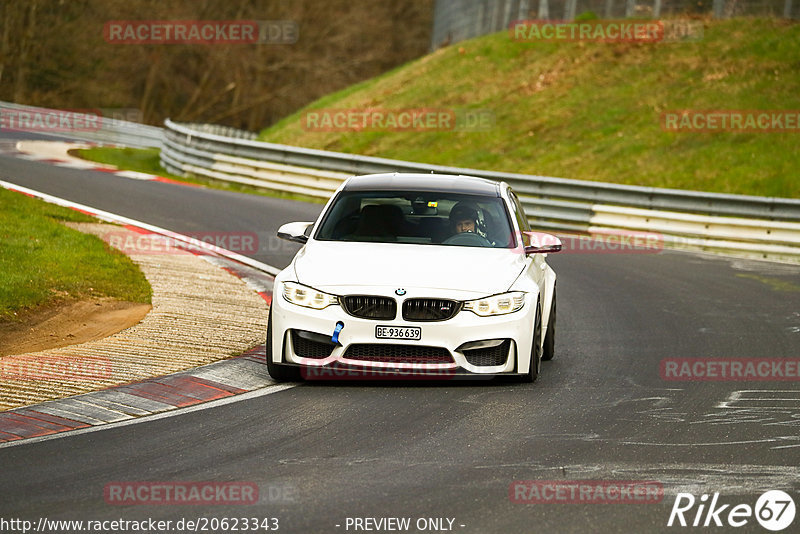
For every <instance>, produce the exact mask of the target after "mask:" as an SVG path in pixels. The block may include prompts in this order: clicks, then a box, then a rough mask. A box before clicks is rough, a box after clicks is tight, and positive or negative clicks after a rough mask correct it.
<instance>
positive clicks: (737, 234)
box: [161, 119, 800, 260]
mask: <svg viewBox="0 0 800 534" xmlns="http://www.w3.org/2000/svg"><path fill="white" fill-rule="evenodd" d="M220 131H221V130H219V129H217V130H214V129H213V128H202V129H201V128H198V127H197V126H195V125H185V124H178V123H175V122H173V121H171V120H169V119H168V120H167V121H165V129H164V147H163V149H162V151H161V163H162V165H163V166H164V167H165V168H166V169H167V170H168V171H169V172H171V173H173V174H177V175H184V174H197V175H201V176H206V177H209V178H215V179H220V180H228V181H234V182H239V183H246V184H250V185H255V186H259V187H265V188H269V189H275V190H279V191H291V192H295V193H301V194H305V195H309V196H315V197H320V198H327V197H328V196H330V194H331V193H332V192H333V191H334V189H335V188H336V187H338V185H339V184H340V183H341V181H342V180H344V179H345V178H347V177H348V176H350V175H353V174H371V173H384V172H421V173H437V174H456V175H458V174H462V175H470V176H478V177H483V178H488V179H492V180H498V181H505V182H507V183H508V184H509V185H511V187H512V188H514V190H515V191H517V193H518V195H519V196H520V199H521V200H522V202H523V204H524V207H525V210H526V212H527V214H528V216H529V218H530V220H531V224H532V225H533V226H535V227H537V228H542V229H551V230H560V231H573V232H608V231H613V230H623V231H646V232H659V233H661V234H662V235H663V236H664V240H665V242H668V243H670V244H672V245H675V246H681V247H688V248H700V249H713V250H726V251H731V250H738V251H741V252H744V253H747V254H748V255H751V256H759V257H774V258H779V259H791V260H794V259H795V258H796V259H797V260H800V200H798V199H788V198H768V197H757V196H746V195H730V194H718V193H704V192H697V191H683V190H677V189H663V188H654V187H639V186H629V185H620V184H609V183H603V182H591V181H584V180H571V179H566V178H553V177H547V176H534V175H525V174H515V173H505V172H495V171H485V170H479V169H467V168H461V167H449V166H443V165H428V164H424V163H414V162H408V161H399V160H391V159H385V158H375V157H368V156H359V155H353V154H345V153H341V152H327V151H323V150H315V149H308V148H300V147H293V146H288V145H280V144H275V143H264V142H260V141H256V140H255V139H252V138H245V137H247V136H242V135H240V136H238V137H230V136H227V135H220V134H219V132H220Z"/></svg>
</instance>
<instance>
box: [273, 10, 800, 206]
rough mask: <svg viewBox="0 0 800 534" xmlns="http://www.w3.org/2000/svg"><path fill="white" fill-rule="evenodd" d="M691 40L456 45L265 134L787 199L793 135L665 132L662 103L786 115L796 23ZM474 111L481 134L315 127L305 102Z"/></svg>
mask: <svg viewBox="0 0 800 534" xmlns="http://www.w3.org/2000/svg"><path fill="white" fill-rule="evenodd" d="M704 24H705V28H704V38H703V39H701V40H699V41H695V42H672V43H600V42H583V43H581V42H576V43H571V42H540V43H523V42H514V41H512V40H511V39H510V38H509V35H508V33H507V32H501V33H498V34H494V35H489V36H485V37H481V38H477V39H473V40H470V41H466V42H462V43H457V44H455V45H453V46H450V47H447V48H443V49H440V50H438V51H436V52H435V53H433V54H431V55H429V56H426V57H423V58H421V59H419V60H416V61H414V62H411V63H409V64H407V65H404V66H402V67H400V68H397V69H395V70H394V71H392V72H389V73H387V74H384V75H382V76H380V77H377V78H374V79H372V80H369V81H366V82H363V83H361V84H358V85H355V86H353V87H350V88H348V89H345V90H343V91H340V92H337V93H334V94H331V95H329V96H327V97H325V98H322V99H320V100H318V101H316V102H314V103H313V104H311V105H309V106H308V107H306V108H304V109H303V110H300V111H299V112H297V113H295V114H294V115H291V116H289V117H287V118H285V119H284V120H282V121H280V122H279V123H277V124H275V125H274V126H272V127H271V128H268V129H266V130H264V131H263V132H262V133H261V136H260V137H261V139H262V140H264V141H270V142H275V143H284V144H289V145H296V146H303V147H310V148H320V149H325V150H335V151H341V152H349V153H354V154H364V155H374V156H381V157H388V158H395V159H401V160H409V161H419V162H427V163H435V164H444V165H455V166H460V167H472V168H479V169H492V170H498V171H509V172H521V173H529V174H539V175H546V176H558V177H566V178H577V179H584V180H599V181H605V182H616V183H624V184H636V185H645V186H656V187H670V188H680V189H693V190H702V191H715V192H723V193H739V194H752V195H763V196H781V197H800V180H798V179H797V169H798V168H800V149H798V141H800V134H798V133H794V132H788V133H787V132H784V133H734V132H724V131H723V132H716V133H686V132H667V131H664V130H663V129H662V126H661V114H662V112H667V111H676V110H687V109H691V110H795V111H797V110H800V68H798V59H797V58H798V55H797V51H798V50H800V24H797V23H795V22H787V21H783V20H780V19H768V20H762V19H741V18H739V19H730V20H721V21H705V22H704ZM365 108H379V109H404V108H445V109H453V108H455V109H464V108H470V109H484V110H489V111H490V112H491V113H493V114H494V117H495V124H494V126H493V127H491V128H489V129H488V130H486V131H444V132H443V131H410V132H400V131H392V132H375V131H372V132H360V133H358V132H344V133H343V132H319V131H308V130H307V129H305V128H304V125H303V116H304V113H305V112H306V111H309V110H315V109H355V110H363V109H365Z"/></svg>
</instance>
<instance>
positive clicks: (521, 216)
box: [508, 191, 531, 246]
mask: <svg viewBox="0 0 800 534" xmlns="http://www.w3.org/2000/svg"><path fill="white" fill-rule="evenodd" d="M508 196H509V198H511V205H512V206H513V207H514V217H516V218H517V225H518V226H519V229H520V231H522V232H523V234H522V243H523V245H524V246H528V245H530V244H531V238H530V237H529V236H528V235H526V234H525V232H530V231H531V225H530V223H528V218H527V217H526V216H525V211H524V210H523V209H522V204H520V202H519V198H517V195H516V194H514V192H513V191H509V192H508Z"/></svg>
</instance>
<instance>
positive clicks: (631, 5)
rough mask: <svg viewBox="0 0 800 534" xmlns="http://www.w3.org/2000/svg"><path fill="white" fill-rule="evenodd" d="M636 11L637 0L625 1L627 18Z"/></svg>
mask: <svg viewBox="0 0 800 534" xmlns="http://www.w3.org/2000/svg"><path fill="white" fill-rule="evenodd" d="M635 11H636V0H627V1H626V2H625V18H626V19H629V18H631V17H632V16H633V14H634V12H635Z"/></svg>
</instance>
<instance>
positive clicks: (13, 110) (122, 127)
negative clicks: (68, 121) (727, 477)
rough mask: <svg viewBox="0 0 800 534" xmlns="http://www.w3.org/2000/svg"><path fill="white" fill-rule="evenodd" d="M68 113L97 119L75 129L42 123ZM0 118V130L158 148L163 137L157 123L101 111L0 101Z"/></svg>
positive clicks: (70, 126)
mask: <svg viewBox="0 0 800 534" xmlns="http://www.w3.org/2000/svg"><path fill="white" fill-rule="evenodd" d="M71 113H77V114H78V115H87V116H88V118H89V119H90V121H91V119H93V118H96V120H95V121H91V125H90V126H89V127H78V128H76V127H74V125H67V126H64V125H61V124H57V123H56V124H54V125H53V126H52V127H50V126H48V125H47V124H46V123H45V121H46V120H47V117H48V115H50V116H53V117H54V118H55V119H56V120H57V119H59V118H60V116H66V115H69V114H71ZM0 119H2V120H0V129H3V130H19V131H26V132H31V133H38V134H45V135H56V136H59V137H69V138H71V139H80V140H84V141H93V142H97V143H106V144H117V145H123V146H131V147H136V148H148V147H156V148H160V147H161V146H162V140H163V130H162V129H161V128H159V127H157V126H148V125H146V124H140V123H138V122H131V121H124V120H119V119H113V118H110V117H103V116H102V113H98V114H97V115H95V116H92V115H91V110H68V109H64V110H57V109H48V108H40V107H36V106H24V105H21V104H14V103H11V102H0ZM95 123H96V124H97V126H96V127H95V126H94V124H95Z"/></svg>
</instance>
